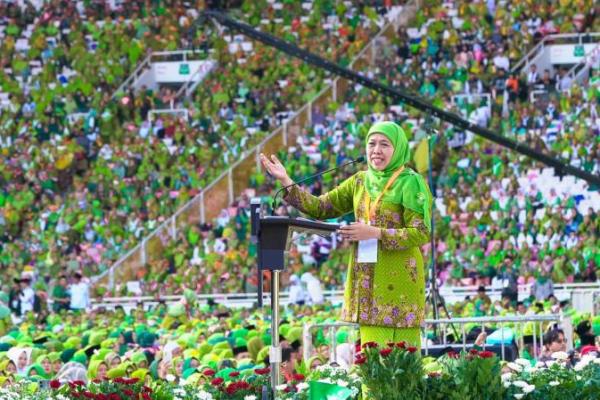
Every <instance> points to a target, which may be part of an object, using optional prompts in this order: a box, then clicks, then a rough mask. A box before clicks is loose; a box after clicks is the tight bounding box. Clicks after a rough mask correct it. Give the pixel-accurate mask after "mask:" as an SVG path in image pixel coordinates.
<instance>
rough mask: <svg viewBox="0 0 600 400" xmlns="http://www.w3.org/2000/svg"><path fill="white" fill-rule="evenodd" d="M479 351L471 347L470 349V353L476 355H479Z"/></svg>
mask: <svg viewBox="0 0 600 400" xmlns="http://www.w3.org/2000/svg"><path fill="white" fill-rule="evenodd" d="M477 353H479V352H478V351H477V349H471V350H469V354H473V355H474V356H476V355H477Z"/></svg>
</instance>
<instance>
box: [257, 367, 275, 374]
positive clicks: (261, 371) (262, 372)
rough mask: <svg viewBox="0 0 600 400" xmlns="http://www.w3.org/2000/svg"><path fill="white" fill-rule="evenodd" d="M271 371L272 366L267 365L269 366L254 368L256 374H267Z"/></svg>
mask: <svg viewBox="0 0 600 400" xmlns="http://www.w3.org/2000/svg"><path fill="white" fill-rule="evenodd" d="M269 372H271V368H269V367H267V368H257V369H255V370H254V373H255V374H256V375H266V374H268V373H269Z"/></svg>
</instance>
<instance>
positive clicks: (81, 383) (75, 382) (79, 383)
mask: <svg viewBox="0 0 600 400" xmlns="http://www.w3.org/2000/svg"><path fill="white" fill-rule="evenodd" d="M73 385H75V386H84V385H85V382H84V381H73Z"/></svg>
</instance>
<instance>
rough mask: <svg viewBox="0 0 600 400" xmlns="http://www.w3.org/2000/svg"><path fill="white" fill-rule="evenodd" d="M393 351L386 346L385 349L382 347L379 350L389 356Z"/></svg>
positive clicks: (384, 355)
mask: <svg viewBox="0 0 600 400" xmlns="http://www.w3.org/2000/svg"><path fill="white" fill-rule="evenodd" d="M391 352H392V349H390V348H389V347H387V348H385V349H381V350H380V351H379V354H381V355H382V356H383V357H387V356H389V355H390V353H391Z"/></svg>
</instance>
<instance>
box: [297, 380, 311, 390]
mask: <svg viewBox="0 0 600 400" xmlns="http://www.w3.org/2000/svg"><path fill="white" fill-rule="evenodd" d="M296 389H298V392H302V391H303V390H306V389H308V383H306V382H300V383H299V384H297V385H296Z"/></svg>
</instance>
